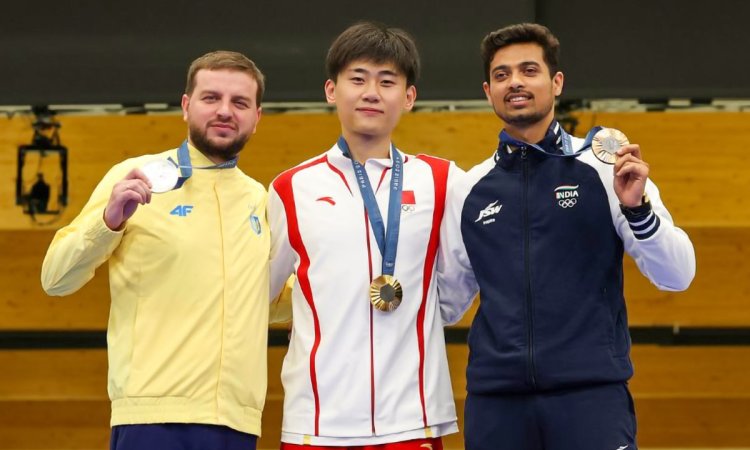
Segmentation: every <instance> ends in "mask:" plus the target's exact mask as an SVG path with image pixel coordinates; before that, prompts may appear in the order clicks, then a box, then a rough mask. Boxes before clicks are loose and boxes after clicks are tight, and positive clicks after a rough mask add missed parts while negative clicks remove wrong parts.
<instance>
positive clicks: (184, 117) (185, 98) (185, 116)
mask: <svg viewBox="0 0 750 450" xmlns="http://www.w3.org/2000/svg"><path fill="white" fill-rule="evenodd" d="M181 104H182V120H184V121H185V122H187V119H188V112H187V111H188V105H189V104H190V97H188V95H187V94H182V102H181Z"/></svg>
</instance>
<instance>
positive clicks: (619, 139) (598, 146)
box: [591, 128, 630, 164]
mask: <svg viewBox="0 0 750 450" xmlns="http://www.w3.org/2000/svg"><path fill="white" fill-rule="evenodd" d="M628 144H630V142H628V138H627V137H626V136H625V135H624V134H623V133H622V131H620V130H616V129H614V128H602V129H601V130H599V131H598V132H597V133H596V134H595V135H594V139H593V140H592V141H591V151H593V152H594V156H596V157H597V158H598V159H599V161H601V162H603V163H606V164H614V163H615V161H617V150H620V148H621V147H624V146H626V145H628Z"/></svg>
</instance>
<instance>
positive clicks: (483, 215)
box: [474, 200, 503, 225]
mask: <svg viewBox="0 0 750 450" xmlns="http://www.w3.org/2000/svg"><path fill="white" fill-rule="evenodd" d="M499 201H500V200H495V201H494V202H492V203H490V204H489V205H487V206H485V207H484V209H483V210H481V211H479V217H477V220H475V221H474V223H476V222H479V221H480V220H481V221H482V225H487V224H488V223H492V222H494V221H495V218H494V217H493V218H491V219H490V218H488V217H491V216H494V215H495V214H497V213H499V212H500V208H502V207H503V205H498V204H497V202H499Z"/></svg>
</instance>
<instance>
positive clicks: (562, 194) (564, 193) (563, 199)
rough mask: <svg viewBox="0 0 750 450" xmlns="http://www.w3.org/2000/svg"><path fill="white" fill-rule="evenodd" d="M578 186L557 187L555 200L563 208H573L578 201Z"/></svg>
mask: <svg viewBox="0 0 750 450" xmlns="http://www.w3.org/2000/svg"><path fill="white" fill-rule="evenodd" d="M578 186H579V185H575V186H558V187H557V188H555V200H557V204H558V205H560V207H561V208H572V207H574V206H575V205H576V203H578Z"/></svg>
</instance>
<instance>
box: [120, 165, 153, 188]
mask: <svg viewBox="0 0 750 450" xmlns="http://www.w3.org/2000/svg"><path fill="white" fill-rule="evenodd" d="M123 180H141V181H143V182H144V183H146V185H147V186H148V188H149V189H151V181H150V180H149V179H148V177H147V176H146V174H144V173H143V172H141V170H140V169H138V168H135V169H133V170H131V171H130V172H128V174H127V175H125V178H123Z"/></svg>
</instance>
